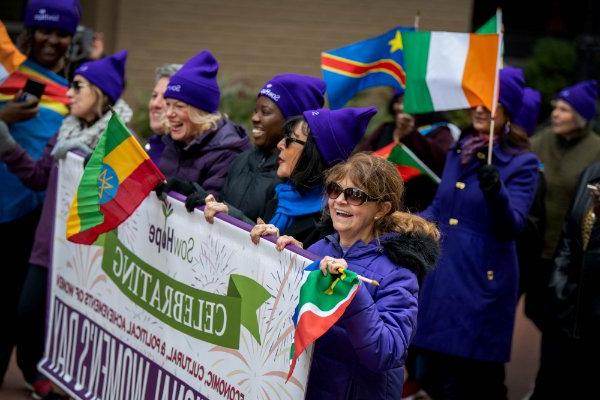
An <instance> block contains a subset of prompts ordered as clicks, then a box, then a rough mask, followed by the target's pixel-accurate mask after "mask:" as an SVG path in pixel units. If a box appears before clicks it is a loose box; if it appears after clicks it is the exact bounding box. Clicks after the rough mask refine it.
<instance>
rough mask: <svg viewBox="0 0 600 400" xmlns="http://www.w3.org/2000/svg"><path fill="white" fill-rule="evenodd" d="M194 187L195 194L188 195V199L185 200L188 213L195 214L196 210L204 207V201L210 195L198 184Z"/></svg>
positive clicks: (194, 184)
mask: <svg viewBox="0 0 600 400" xmlns="http://www.w3.org/2000/svg"><path fill="white" fill-rule="evenodd" d="M192 185H193V186H194V192H193V193H191V194H190V195H188V197H187V198H186V199H185V209H186V210H188V212H193V211H194V208H196V207H198V206H203V205H204V199H206V196H208V194H209V193H208V192H207V191H206V190H204V188H203V187H202V186H200V185H198V184H197V183H195V182H194V183H193V184H192Z"/></svg>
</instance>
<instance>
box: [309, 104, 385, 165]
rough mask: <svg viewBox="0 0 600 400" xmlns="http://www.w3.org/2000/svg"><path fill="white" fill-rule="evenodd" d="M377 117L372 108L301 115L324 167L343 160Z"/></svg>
mask: <svg viewBox="0 0 600 400" xmlns="http://www.w3.org/2000/svg"><path fill="white" fill-rule="evenodd" d="M375 114H377V109H376V108H375V107H368V108H342V109H339V110H329V109H326V108H320V109H318V110H312V111H305V112H304V113H302V115H303V116H304V119H305V120H306V122H307V123H308V127H309V128H310V134H311V135H312V137H313V138H314V140H315V142H316V144H317V148H318V149H319V152H320V153H321V155H322V156H323V158H324V159H325V161H326V162H327V164H328V166H332V165H334V164H337V163H338V162H340V161H344V160H347V159H348V157H350V154H352V152H353V151H354V148H355V147H356V145H357V144H358V142H360V141H361V139H362V138H363V136H365V132H366V131H367V125H369V121H370V120H371V118H373V116H374V115H375Z"/></svg>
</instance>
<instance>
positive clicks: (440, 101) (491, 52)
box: [402, 32, 500, 114]
mask: <svg viewBox="0 0 600 400" xmlns="http://www.w3.org/2000/svg"><path fill="white" fill-rule="evenodd" d="M402 39H403V40H404V58H405V65H406V76H407V81H406V93H404V111H405V112H407V113H411V114H415V113H427V112H432V111H445V110H456V109H462V108H471V107H475V106H478V105H483V106H485V107H486V108H487V109H488V110H493V109H494V104H495V96H497V90H496V80H497V75H498V65H499V61H500V52H499V49H500V35H498V34H486V35H481V34H474V33H472V34H469V33H453V32H405V33H403V34H402Z"/></svg>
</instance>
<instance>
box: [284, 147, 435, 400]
mask: <svg viewBox="0 0 600 400" xmlns="http://www.w3.org/2000/svg"><path fill="white" fill-rule="evenodd" d="M325 184H326V188H327V189H326V191H327V198H328V199H327V213H328V214H329V215H330V216H331V220H332V222H333V228H334V229H335V233H333V234H332V235H329V236H327V237H325V238H324V239H321V240H319V241H318V242H316V243H315V244H313V245H312V246H310V247H309V248H308V250H309V251H310V252H312V253H314V254H317V255H319V256H322V257H323V259H322V260H321V264H320V268H321V271H322V272H323V274H324V275H326V274H328V273H330V274H338V273H339V269H340V268H342V269H344V268H349V269H351V270H352V271H354V272H356V273H358V274H360V275H362V276H365V277H367V278H370V279H374V280H377V281H378V282H379V283H380V286H379V287H375V286H371V285H368V286H367V285H364V286H363V287H361V288H360V290H359V291H358V292H357V294H356V297H355V298H354V299H353V300H352V303H350V305H349V306H348V308H347V309H346V311H345V312H344V315H343V316H342V317H341V318H340V319H339V320H338V322H337V323H336V324H335V325H334V326H333V327H332V328H331V329H330V330H328V331H327V332H326V333H325V334H324V335H323V336H322V337H320V338H319V339H318V340H317V341H316V343H315V349H314V353H313V360H312V366H311V370H310V376H309V380H308V387H307V393H306V398H307V399H342V398H344V399H371V400H376V399H397V398H400V395H401V393H402V384H403V382H404V378H403V375H404V372H403V365H404V360H405V358H406V353H407V350H408V344H409V343H410V341H411V339H412V336H413V333H414V329H415V326H416V322H417V308H418V307H417V304H418V301H417V299H418V291H419V283H420V281H421V279H422V278H423V276H424V275H425V272H426V271H427V270H428V269H430V268H431V267H432V266H433V265H434V263H435V261H436V258H437V254H438V251H439V249H438V240H439V237H440V234H439V232H438V230H437V228H436V227H435V225H433V224H432V223H429V222H427V221H426V220H424V219H423V218H421V217H418V216H414V215H411V214H408V213H405V212H400V209H401V207H402V195H403V191H404V184H403V182H402V179H401V178H400V176H399V175H398V172H397V171H396V168H395V167H394V166H393V165H392V164H391V163H390V162H388V161H386V160H384V159H382V158H380V157H376V156H372V155H369V154H366V153H357V154H355V155H353V156H352V157H350V159H349V160H348V161H346V162H342V163H340V164H337V165H336V166H334V167H333V168H331V169H330V170H329V172H328V173H327V178H326V182H325ZM290 243H295V242H294V240H293V239H292V238H290V237H289V236H282V237H280V238H279V239H278V242H277V246H278V248H279V249H282V248H283V247H284V246H285V245H287V244H290Z"/></svg>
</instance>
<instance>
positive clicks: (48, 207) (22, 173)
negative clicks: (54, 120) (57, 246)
mask: <svg viewBox="0 0 600 400" xmlns="http://www.w3.org/2000/svg"><path fill="white" fill-rule="evenodd" d="M56 138H57V135H54V136H53V137H52V138H51V139H50V141H49V142H48V144H47V145H46V148H45V149H44V154H43V155H42V157H41V158H40V159H39V160H37V161H36V160H34V159H32V158H31V157H30V156H29V154H27V152H26V151H25V150H24V149H23V148H22V147H20V146H17V148H16V149H15V150H14V151H12V152H8V153H6V154H5V155H4V156H3V157H2V161H3V162H5V163H6V165H7V166H8V169H9V170H10V172H12V173H13V174H15V175H16V176H17V177H18V178H19V179H20V180H21V182H23V184H24V185H25V186H27V187H28V188H30V189H32V190H46V200H45V201H44V205H43V206H42V214H41V216H40V222H39V223H38V226H37V229H36V231H35V241H34V242H33V248H32V250H31V256H30V257H29V262H30V263H31V264H35V265H39V266H42V267H44V268H48V267H49V266H50V247H51V240H52V232H53V231H54V211H55V208H56V185H57V183H58V162H57V161H56V159H55V158H54V157H52V156H51V155H50V152H51V151H52V149H53V148H54V145H55V144H56Z"/></svg>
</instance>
